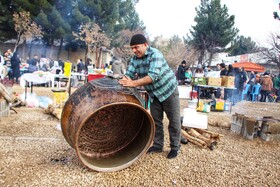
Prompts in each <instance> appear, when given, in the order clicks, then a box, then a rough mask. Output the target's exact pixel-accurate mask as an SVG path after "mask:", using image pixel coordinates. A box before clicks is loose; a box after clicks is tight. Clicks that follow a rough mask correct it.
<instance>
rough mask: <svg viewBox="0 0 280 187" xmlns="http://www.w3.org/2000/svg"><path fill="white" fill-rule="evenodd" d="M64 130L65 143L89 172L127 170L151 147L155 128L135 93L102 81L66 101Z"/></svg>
mask: <svg viewBox="0 0 280 187" xmlns="http://www.w3.org/2000/svg"><path fill="white" fill-rule="evenodd" d="M61 127H62V132H63V135H64V137H65V139H66V141H67V142H68V143H69V144H70V145H71V146H72V147H73V148H74V149H75V150H76V152H77V155H78V157H79V159H80V160H81V162H82V163H83V164H84V165H86V166H87V167H89V168H90V169H93V170H96V171H102V172H111V171H117V170H121V169H124V168H126V167H128V166H130V165H131V164H133V163H134V162H135V161H136V160H138V159H139V158H140V157H141V156H142V155H143V154H144V153H145V152H146V151H147V150H148V148H149V147H150V145H151V143H152V141H153V137H154V133H155V125H154V121H153V118H152V117H151V115H150V113H149V112H148V111H147V110H146V109H145V108H144V107H143V102H142V99H141V96H140V95H139V93H138V91H137V90H136V89H132V88H126V87H123V86H121V85H120V84H119V83H118V81H117V80H116V79H112V78H101V79H96V80H93V81H91V82H88V83H86V84H84V85H83V86H81V87H79V88H78V89H77V90H76V91H75V92H74V93H73V94H72V95H71V96H70V97H69V99H68V100H67V101H66V103H65V105H64V108H63V111H62V116H61Z"/></svg>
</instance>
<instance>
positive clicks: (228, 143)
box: [0, 86, 280, 187]
mask: <svg viewBox="0 0 280 187" xmlns="http://www.w3.org/2000/svg"><path fill="white" fill-rule="evenodd" d="M15 90H16V91H17V92H20V93H22V91H23V89H21V88H17V87H16V86H15ZM46 90H50V89H49V88H44V87H42V88H41V87H35V88H34V91H35V93H37V94H38V95H40V94H44V95H46V94H47V93H48V91H46ZM48 94H50V95H51V93H48ZM181 105H182V107H184V106H185V105H186V103H185V101H182V102H181ZM257 105H258V106H257ZM252 106H254V107H255V108H252ZM262 106H263V105H260V104H252V103H251V102H244V103H240V104H237V105H236V106H234V107H233V110H232V113H231V114H230V113H229V112H211V113H209V115H208V120H209V124H211V125H209V126H208V127H209V130H211V131H214V132H218V133H221V134H223V135H224V137H222V138H221V141H220V142H218V146H217V147H216V149H214V150H213V151H211V150H209V149H202V148H200V147H198V146H196V145H193V144H191V143H189V144H187V145H182V147H181V151H180V154H179V155H178V157H177V158H175V159H171V160H169V159H166V156H167V154H168V151H169V146H168V133H167V131H166V129H167V126H166V125H167V123H168V121H167V120H166V119H165V121H164V123H165V134H166V136H165V140H166V141H165V147H164V152H162V153H155V154H145V155H143V156H142V157H141V158H140V159H138V160H137V161H136V162H135V163H133V164H132V165H131V166H130V167H128V168H126V169H123V170H121V171H117V172H109V173H102V172H96V171H92V170H89V169H88V168H87V167H86V166H84V165H83V164H82V163H81V162H80V161H79V159H78V157H77V155H76V152H75V150H74V149H73V148H71V147H70V146H69V144H68V143H67V142H66V140H65V139H64V137H63V135H62V132H61V130H60V129H59V126H60V122H59V120H57V119H56V118H54V117H52V116H50V115H49V114H45V113H44V112H43V110H42V109H41V108H26V107H20V108H16V110H17V112H18V113H17V114H16V113H14V112H13V111H11V115H10V116H9V117H4V118H0V126H1V128H0V186H28V187H31V186H101V187H102V186H110V187H111V186H262V187H263V186H280V142H279V141H268V142H265V141H263V140H261V139H260V138H255V139H254V140H246V139H244V138H242V137H241V136H240V135H237V134H234V133H232V132H230V130H229V128H228V127H229V123H230V119H231V115H232V114H233V113H235V112H244V111H251V110H249V109H248V110H246V108H250V107H251V109H253V112H252V113H254V114H256V115H262V116H264V115H265V114H266V113H265V111H266V112H267V113H268V114H270V115H271V112H269V111H270V108H269V106H270V107H271V108H273V110H274V108H275V110H276V111H277V112H278V116H279V111H280V104H273V105H268V106H266V107H262ZM265 108H266V109H265ZM257 109H259V110H262V111H260V112H259V113H258V111H257ZM277 112H276V113H277ZM248 115H251V114H249V113H248Z"/></svg>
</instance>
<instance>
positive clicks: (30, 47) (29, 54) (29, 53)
mask: <svg viewBox="0 0 280 187" xmlns="http://www.w3.org/2000/svg"><path fill="white" fill-rule="evenodd" d="M32 47H33V40H32V41H31V43H30V45H29V49H28V58H29V59H31V58H32V53H31V52H32Z"/></svg>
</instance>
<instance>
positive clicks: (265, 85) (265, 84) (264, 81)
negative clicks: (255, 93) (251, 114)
mask: <svg viewBox="0 0 280 187" xmlns="http://www.w3.org/2000/svg"><path fill="white" fill-rule="evenodd" d="M260 84H261V85H262V89H261V100H260V102H265V101H266V97H267V95H268V94H269V93H270V92H271V90H272V88H273V82H272V79H271V77H270V75H269V73H268V72H265V73H264V74H263V77H261V80H260Z"/></svg>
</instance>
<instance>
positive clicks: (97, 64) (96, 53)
mask: <svg viewBox="0 0 280 187" xmlns="http://www.w3.org/2000/svg"><path fill="white" fill-rule="evenodd" d="M98 59H99V57H98V48H97V47H96V48H95V61H96V67H97V68H100V64H99V61H98Z"/></svg>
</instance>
